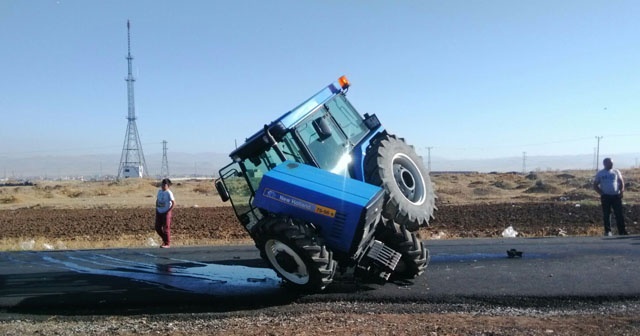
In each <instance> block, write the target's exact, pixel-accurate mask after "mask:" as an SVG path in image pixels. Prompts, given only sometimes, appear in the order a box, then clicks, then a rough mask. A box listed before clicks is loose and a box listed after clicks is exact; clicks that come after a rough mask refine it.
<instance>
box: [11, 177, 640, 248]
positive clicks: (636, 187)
mask: <svg viewBox="0 0 640 336" xmlns="http://www.w3.org/2000/svg"><path fill="white" fill-rule="evenodd" d="M623 174H624V175H625V177H626V190H627V191H626V193H625V198H624V201H625V203H626V215H625V217H626V219H627V226H628V228H629V231H630V232H631V233H632V234H633V233H640V230H639V228H638V225H637V222H638V217H639V216H640V214H639V213H638V212H639V211H640V210H639V209H638V205H639V204H640V202H639V201H640V170H626V171H623ZM592 175H593V172H591V171H570V172H540V173H531V174H528V175H523V174H506V173H500V174H498V173H496V174H492V173H490V174H439V175H434V176H433V177H432V179H433V182H434V184H435V186H436V194H437V196H438V199H437V206H438V211H436V219H435V220H433V221H432V223H431V227H429V228H426V229H423V230H422V231H421V237H422V238H423V239H426V240H428V239H447V238H458V237H496V236H500V235H501V233H502V231H503V230H504V229H506V228H507V227H508V226H512V227H513V228H514V229H515V230H516V231H517V232H519V234H520V236H529V237H531V236H554V235H600V234H601V233H602V232H601V231H602V229H601V224H600V223H601V215H600V208H599V200H598V198H597V195H596V193H595V192H594V191H593V190H592V188H591V179H592ZM157 183H158V181H154V180H147V179H128V180H122V181H119V182H113V181H110V182H82V181H39V182H35V183H34V185H32V186H5V187H0V223H2V227H3V230H2V233H1V234H0V250H25V249H36V250H38V249H65V248H105V247H142V246H154V245H156V244H157V243H158V240H157V237H156V234H155V232H154V231H153V216H154V212H153V206H154V202H155V194H156V192H157V190H158V185H157ZM172 190H173V192H174V194H175V196H176V200H177V206H176V209H175V213H174V224H173V227H172V233H173V238H174V239H173V240H174V245H178V246H179V245H212V244H213V245H219V244H234V243H248V242H249V240H248V239H249V237H248V236H247V235H246V234H245V232H244V231H243V229H242V228H241V227H240V226H239V225H238V223H237V221H236V220H235V216H234V214H233V211H232V209H231V208H230V207H229V203H222V202H221V201H220V199H219V197H218V195H217V192H216V191H215V188H214V187H213V181H211V180H181V181H175V183H174V185H173V187H172Z"/></svg>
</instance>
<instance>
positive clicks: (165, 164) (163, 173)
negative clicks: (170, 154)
mask: <svg viewBox="0 0 640 336" xmlns="http://www.w3.org/2000/svg"><path fill="white" fill-rule="evenodd" d="M160 177H162V178H165V177H169V160H167V140H162V167H161V168H160Z"/></svg>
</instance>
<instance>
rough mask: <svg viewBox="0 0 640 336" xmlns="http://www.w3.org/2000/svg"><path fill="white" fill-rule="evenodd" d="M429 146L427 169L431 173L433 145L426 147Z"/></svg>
mask: <svg viewBox="0 0 640 336" xmlns="http://www.w3.org/2000/svg"><path fill="white" fill-rule="evenodd" d="M426 148H427V170H428V171H429V173H431V148H433V147H426Z"/></svg>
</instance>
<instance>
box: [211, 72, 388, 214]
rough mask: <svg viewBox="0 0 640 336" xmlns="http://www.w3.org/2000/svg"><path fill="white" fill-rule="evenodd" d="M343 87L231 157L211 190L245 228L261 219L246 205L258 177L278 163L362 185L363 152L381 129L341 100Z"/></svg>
mask: <svg viewBox="0 0 640 336" xmlns="http://www.w3.org/2000/svg"><path fill="white" fill-rule="evenodd" d="M349 85H350V84H349V81H348V80H347V78H346V77H345V76H342V77H340V78H339V79H338V81H336V82H334V83H332V84H330V85H328V86H327V87H325V88H324V89H322V90H321V91H319V92H318V93H316V94H315V95H314V96H312V97H311V98H309V99H307V100H306V101H305V102H303V103H302V104H300V105H298V106H297V107H296V108H294V109H293V110H291V111H289V112H287V113H285V114H284V115H282V116H281V117H280V118H278V119H276V120H275V121H273V122H271V124H269V125H265V126H264V128H263V129H262V130H261V131H259V132H257V133H255V134H254V135H253V136H251V137H249V138H248V139H247V140H246V142H245V143H244V144H242V145H241V146H240V147H238V148H237V149H236V150H234V151H233V152H231V154H230V155H229V156H230V157H231V158H232V160H233V162H232V163H231V164H229V165H228V166H226V167H224V168H222V169H221V170H220V180H218V181H217V183H216V187H217V188H218V191H219V193H220V195H222V197H223V200H226V199H230V200H231V202H232V204H233V206H234V209H235V211H236V215H237V216H238V218H239V219H240V221H241V222H242V223H243V224H244V225H245V226H247V225H249V226H250V225H251V223H255V222H257V220H259V219H260V218H261V214H260V212H259V211H258V210H257V209H255V208H254V207H253V206H252V205H251V202H252V201H253V196H254V195H255V191H256V190H257V188H258V185H259V184H260V180H261V178H262V176H263V175H264V174H265V173H266V172H267V171H269V170H271V169H273V168H275V167H276V166H277V165H278V164H280V163H282V162H284V161H287V160H289V161H295V162H300V163H304V164H307V165H310V166H314V167H318V168H320V169H322V170H326V171H329V172H332V173H334V174H338V175H343V176H346V177H351V178H355V179H358V180H360V181H364V173H363V166H362V158H363V157H364V154H365V153H364V150H365V149H366V146H367V144H368V141H369V140H370V139H371V138H372V136H373V135H375V134H377V133H380V132H382V131H383V129H382V127H381V125H380V122H379V121H378V119H377V118H376V116H375V115H371V116H370V115H367V114H365V116H364V118H363V117H362V116H361V115H360V114H359V113H358V112H357V111H356V110H355V108H354V107H353V106H352V105H351V103H350V102H349V101H348V100H347V98H346V92H347V90H348V88H349Z"/></svg>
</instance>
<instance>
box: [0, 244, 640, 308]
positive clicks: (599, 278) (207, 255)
mask: <svg viewBox="0 0 640 336" xmlns="http://www.w3.org/2000/svg"><path fill="white" fill-rule="evenodd" d="M426 243H427V245H428V248H429V250H430V253H431V262H430V264H429V267H428V268H427V271H426V272H425V274H423V275H422V276H420V277H419V278H417V279H415V280H414V281H413V282H405V283H388V284H386V285H383V286H381V285H373V284H363V283H357V282H354V281H352V280H351V279H349V278H338V279H336V281H335V282H334V283H333V284H332V285H331V286H329V287H328V288H327V289H326V290H325V291H324V292H323V293H320V294H313V295H301V294H297V293H293V292H292V291H290V290H288V289H287V288H283V287H282V286H281V282H280V280H279V279H278V277H277V276H276V275H275V273H274V272H273V271H272V270H270V269H269V268H267V266H266V264H265V263H264V262H263V261H262V260H261V259H260V258H259V256H258V252H257V250H256V249H255V247H253V246H216V247H183V248H172V249H158V248H153V249H150V248H147V249H107V250H74V251H70V250H64V251H22V252H1V253H0V311H2V312H5V313H12V312H13V313H56V314H84V313H86V314H89V313H91V314H95V313H101V312H102V313H105V314H107V313H114V312H116V313H136V312H145V313H152V312H169V313H171V312H175V313H178V312H180V313H183V312H188V311H194V312H195V311H233V310H237V309H251V308H262V307H266V306H273V305H287V304H291V303H300V302H323V301H332V300H351V301H368V302H397V303H407V302H434V303H442V302H446V303H456V302H463V301H465V300H467V301H468V300H474V301H488V302H504V303H507V304H508V303H509V302H520V303H522V302H523V301H545V302H556V303H557V302H563V301H572V302H576V301H581V300H584V301H590V300H591V301H593V300H637V299H640V236H624V237H570V238H569V237H558V238H501V239H460V240H435V241H426ZM511 249H515V250H516V251H520V252H522V257H521V258H509V257H508V254H507V251H508V250H511Z"/></svg>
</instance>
